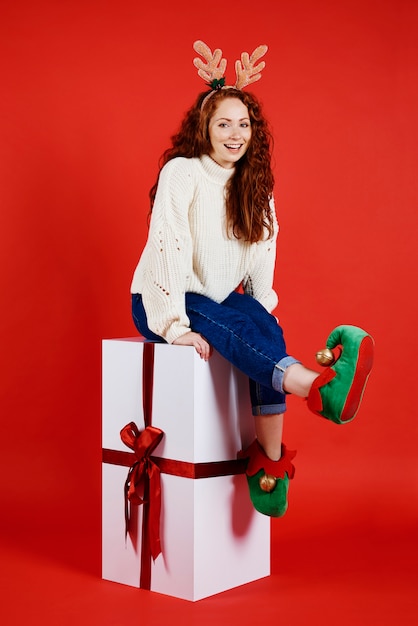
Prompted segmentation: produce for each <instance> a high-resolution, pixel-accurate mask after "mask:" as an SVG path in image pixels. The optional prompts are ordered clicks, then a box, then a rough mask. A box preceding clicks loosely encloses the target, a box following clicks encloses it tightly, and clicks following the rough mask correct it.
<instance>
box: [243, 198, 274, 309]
mask: <svg viewBox="0 0 418 626" xmlns="http://www.w3.org/2000/svg"><path fill="white" fill-rule="evenodd" d="M270 208H271V212H272V216H273V235H272V236H271V237H269V238H268V239H265V240H263V241H259V242H258V243H257V244H255V246H254V247H255V252H254V256H253V258H252V261H251V266H250V270H249V272H248V274H247V276H246V277H245V279H244V281H243V287H244V292H245V293H247V294H249V295H251V296H252V297H253V298H255V299H256V300H258V301H259V302H260V303H261V304H262V305H263V306H264V308H265V309H267V311H268V312H269V313H271V312H272V311H273V310H274V309H275V308H276V306H277V303H278V296H277V293H276V292H275V291H274V289H273V280H274V270H275V264H276V245H277V235H278V232H279V225H278V223H277V217H276V211H275V207H274V199H273V198H272V199H271V201H270Z"/></svg>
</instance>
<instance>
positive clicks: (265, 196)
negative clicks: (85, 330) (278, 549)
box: [131, 86, 373, 517]
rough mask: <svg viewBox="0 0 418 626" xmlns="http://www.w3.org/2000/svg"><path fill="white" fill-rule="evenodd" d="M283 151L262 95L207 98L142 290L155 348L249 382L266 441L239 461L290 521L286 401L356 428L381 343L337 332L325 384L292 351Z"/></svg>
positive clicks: (191, 118)
mask: <svg viewBox="0 0 418 626" xmlns="http://www.w3.org/2000/svg"><path fill="white" fill-rule="evenodd" d="M271 144H272V141H271V135H270V132H269V129H268V125H267V122H266V120H265V118H264V116H263V114H262V111H261V107H260V104H259V103H258V101H257V99H256V98H255V97H254V96H253V95H252V94H250V93H247V92H243V91H242V90H241V89H237V88H235V87H234V88H232V87H228V88H225V87H223V86H222V88H217V89H214V90H211V91H210V92H209V93H208V92H204V93H202V94H200V95H199V97H198V98H197V100H196V102H195V104H194V106H192V108H191V109H190V110H189V111H188V113H187V114H186V116H185V118H184V120H183V122H182V125H181V128H180V131H179V132H178V134H177V135H175V136H174V137H173V138H172V146H171V148H170V149H169V150H167V151H166V152H165V153H164V155H163V159H162V169H161V170H160V174H159V178H158V180H157V183H156V184H155V185H154V187H153V189H152V190H151V193H150V196H151V207H152V213H151V222H150V230H149V236H148V241H147V244H146V246H145V249H144V251H143V254H142V256H141V259H140V261H139V264H138V266H137V268H136V270H135V273H134V277H133V281H132V285H131V293H132V313H133V319H134V322H135V325H136V327H137V329H138V330H139V332H140V333H141V334H142V335H144V336H145V337H146V338H147V339H151V340H155V341H166V342H168V343H173V344H176V345H184V346H194V348H195V349H196V351H197V352H198V354H199V355H200V356H201V358H202V359H205V360H207V359H209V357H210V354H211V350H212V349H213V348H214V349H216V350H217V351H218V352H219V353H220V354H222V355H223V356H224V357H225V358H226V359H227V360H229V361H230V362H231V363H233V364H234V365H235V366H236V367H237V368H239V369H240V370H241V371H243V372H244V373H245V374H247V375H248V377H249V379H250V396H251V402H252V410H253V415H254V419H255V430H256V440H255V441H254V442H253V444H252V445H251V446H250V447H249V448H248V450H246V451H244V452H240V453H239V456H240V457H242V458H248V465H247V480H248V484H249V489H250V496H251V499H252V502H253V504H254V506H255V508H256V509H257V510H258V511H260V512H261V513H264V514H266V515H270V516H276V517H278V516H280V515H283V514H284V512H285V511H286V509H287V492H288V481H289V478H292V477H293V472H294V468H293V465H292V464H291V462H290V461H291V459H292V457H293V456H294V455H293V453H290V452H289V451H287V450H286V448H285V446H284V445H282V442H281V439H282V429H283V414H284V411H285V409H286V394H288V393H294V394H296V395H298V396H301V397H304V398H308V406H309V408H311V410H313V411H314V412H315V413H318V414H319V415H322V416H324V417H326V418H328V419H331V420H333V421H335V422H338V423H343V422H345V421H349V420H351V419H353V418H354V416H355V414H356V412H357V410H358V406H359V403H360V400H361V397H362V393H363V390H364V386H365V384H366V381H367V377H368V374H369V372H370V369H371V365H372V358H373V340H372V339H371V337H370V336H369V335H368V334H367V333H365V332H364V331H362V330H361V329H358V328H355V327H351V326H344V327H338V328H337V329H335V331H333V333H332V334H331V335H330V337H329V340H328V347H329V348H335V347H336V346H339V345H342V349H340V352H339V353H338V352H337V351H334V352H335V354H334V355H333V354H332V353H330V354H329V355H328V357H329V358H331V359H334V358H336V357H337V360H336V362H335V364H333V365H332V361H331V367H329V368H327V369H326V370H325V371H324V373H323V374H321V375H320V374H318V373H317V372H315V371H312V370H310V369H307V368H305V367H304V366H303V365H302V364H301V363H300V362H299V361H298V360H297V359H295V358H294V357H292V356H290V355H288V354H287V352H286V347H285V342H284V339H283V332H282V329H281V327H280V326H279V324H278V322H277V320H276V318H275V317H274V316H273V315H272V314H271V312H272V311H273V310H274V309H275V307H276V305H277V301H278V298H277V295H276V293H275V291H274V290H273V275H274V265H275V253H276V238H277V232H278V226H277V221H276V215H275V211H274V203H273V195H272V194H273V182H274V180H273V174H272V170H271ZM238 288H239V289H238ZM326 356H327V355H326Z"/></svg>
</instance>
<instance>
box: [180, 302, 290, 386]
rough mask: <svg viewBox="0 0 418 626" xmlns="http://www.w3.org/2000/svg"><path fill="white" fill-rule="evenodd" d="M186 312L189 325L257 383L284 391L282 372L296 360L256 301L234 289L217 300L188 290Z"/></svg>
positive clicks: (276, 327) (270, 318) (271, 319)
mask: <svg viewBox="0 0 418 626" xmlns="http://www.w3.org/2000/svg"><path fill="white" fill-rule="evenodd" d="M186 312H187V315H188V317H189V319H190V324H191V328H192V329H193V330H194V331H195V332H198V333H200V334H201V335H203V337H205V338H206V340H207V341H208V342H209V343H210V344H211V345H212V346H213V347H214V348H215V350H217V351H218V352H219V353H220V354H221V355H222V356H223V357H224V358H226V359H227V360H228V361H230V362H231V363H232V364H233V365H235V366H236V367H237V368H238V369H240V370H241V371H242V372H244V374H246V375H247V376H248V377H249V378H250V379H252V380H254V381H256V382H257V383H259V384H260V385H263V386H264V387H267V388H270V389H271V388H273V389H274V390H276V391H279V392H281V393H283V374H284V372H285V371H286V368H287V367H288V366H289V365H291V364H293V363H298V361H297V360H296V359H294V358H293V357H291V356H289V355H288V354H287V352H286V346H285V342H284V338H283V331H282V329H281V328H280V326H279V325H278V324H277V321H276V319H275V318H274V317H273V316H272V315H270V314H269V313H268V312H267V311H266V310H265V309H264V307H263V306H262V305H261V304H260V303H259V302H257V301H256V300H254V298H251V297H250V296H244V295H243V294H237V293H233V294H231V295H230V296H229V297H228V298H227V299H226V300H225V301H224V302H222V303H221V304H218V303H217V302H214V301H213V300H210V299H209V298H206V297H205V296H202V295H199V294H194V293H187V294H186Z"/></svg>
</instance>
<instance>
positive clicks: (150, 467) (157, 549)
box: [120, 422, 164, 561]
mask: <svg viewBox="0 0 418 626" xmlns="http://www.w3.org/2000/svg"><path fill="white" fill-rule="evenodd" d="M120 436H121V439H122V441H123V443H124V444H125V445H126V446H128V448H131V450H133V451H134V454H135V457H136V458H137V461H136V462H135V463H134V464H133V465H132V466H131V467H130V469H129V472H128V476H127V478H126V482H125V533H126V535H127V534H128V531H129V518H130V515H129V503H131V504H136V505H140V504H148V507H149V512H148V515H147V517H148V519H147V522H145V520H144V524H145V523H147V526H148V528H147V531H148V541H149V548H150V552H151V556H152V558H153V559H154V561H155V559H156V558H157V556H158V555H159V554H160V553H161V540H160V513H161V480H160V469H159V467H158V465H156V464H155V463H154V461H153V460H152V458H151V456H150V455H151V453H152V451H153V450H154V449H155V448H156V447H157V446H158V444H159V443H160V441H161V439H162V438H163V436H164V433H163V431H162V430H160V429H159V428H155V427H154V426H146V428H145V429H144V430H143V431H141V432H140V431H139V430H138V427H137V426H136V424H135V423H134V422H130V423H129V424H127V425H126V426H125V427H124V428H122V430H121V432H120ZM144 515H145V512H144Z"/></svg>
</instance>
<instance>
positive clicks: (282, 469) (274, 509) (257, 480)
mask: <svg viewBox="0 0 418 626" xmlns="http://www.w3.org/2000/svg"><path fill="white" fill-rule="evenodd" d="M295 455H296V452H291V451H290V450H287V449H286V446H285V445H284V444H282V456H281V458H280V459H279V460H278V461H272V460H271V459H269V458H268V456H266V454H265V452H264V450H263V448H262V447H261V446H260V444H259V443H258V441H257V439H255V440H254V441H253V443H252V444H251V445H250V446H249V447H248V448H247V449H246V450H241V451H240V452H238V458H239V459H248V463H247V468H246V474H247V482H248V487H249V489H250V498H251V502H252V503H253V506H254V508H255V509H256V510H257V511H258V512H259V513H262V514H263V515H268V516H270V517H281V516H282V515H284V514H285V513H286V511H287V493H288V490H289V479H291V478H293V476H294V474H295V468H294V466H293V464H292V463H291V461H292V459H293V457H294V456H295Z"/></svg>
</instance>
